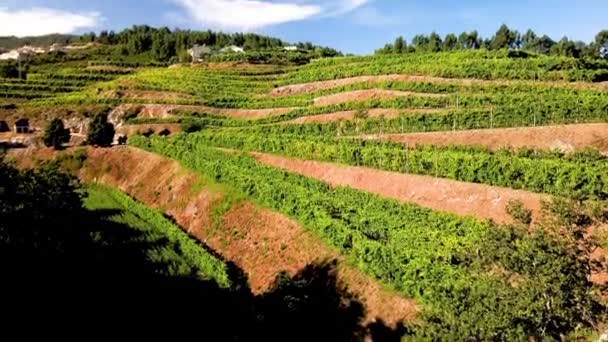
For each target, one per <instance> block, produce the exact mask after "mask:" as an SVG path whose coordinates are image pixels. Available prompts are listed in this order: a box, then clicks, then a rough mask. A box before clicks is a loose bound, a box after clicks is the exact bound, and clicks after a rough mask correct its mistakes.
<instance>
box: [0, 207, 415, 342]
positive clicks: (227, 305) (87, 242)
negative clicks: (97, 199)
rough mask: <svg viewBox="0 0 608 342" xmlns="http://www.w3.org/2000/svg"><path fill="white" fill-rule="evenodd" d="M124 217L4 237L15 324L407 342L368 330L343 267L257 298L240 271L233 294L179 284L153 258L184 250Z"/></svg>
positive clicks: (183, 279)
mask: <svg viewBox="0 0 608 342" xmlns="http://www.w3.org/2000/svg"><path fill="white" fill-rule="evenodd" d="M117 214H120V212H119V211H115V210H102V211H92V212H91V211H89V212H86V213H84V214H83V215H79V214H75V215H74V216H72V217H69V218H65V220H61V221H58V222H49V223H48V226H45V227H44V228H45V229H46V230H47V231H58V232H59V233H53V234H52V235H48V234H47V233H46V232H45V231H44V230H41V229H36V228H32V226H28V225H27V224H26V223H23V224H19V223H16V226H20V227H19V229H22V231H29V230H31V231H32V232H34V233H33V234H34V235H35V237H34V238H33V239H32V237H31V236H30V237H28V236H27V234H21V235H20V236H18V238H16V239H14V240H13V241H9V240H7V239H6V236H9V235H7V234H6V231H4V232H2V233H3V237H4V239H3V241H2V243H3V245H2V246H3V248H1V249H0V267H1V271H2V275H1V276H0V277H1V278H2V279H3V287H4V289H5V293H7V294H10V296H7V300H5V301H4V303H3V309H4V312H5V313H9V312H10V314H11V320H10V321H14V322H21V323H24V322H28V324H29V323H31V322H45V324H49V325H52V326H53V330H54V331H62V330H64V329H65V330H66V331H71V330H72V329H78V331H80V330H82V331H85V332H89V333H101V334H112V333H119V332H120V333H124V332H131V333H133V332H136V333H138V334H139V335H140V337H141V336H143V335H154V334H157V333H163V334H166V333H171V334H173V335H177V334H179V335H181V334H187V335H189V334H192V335H198V336H200V337H201V338H202V339H203V340H209V341H240V340H247V341H361V340H364V339H365V336H366V335H367V336H371V337H372V339H373V340H377V341H391V340H396V341H398V340H399V339H400V336H401V335H402V333H403V332H402V331H400V330H399V331H395V330H392V329H390V328H388V327H386V326H385V325H384V324H383V323H382V322H376V323H374V324H372V325H368V326H365V325H364V324H363V318H364V315H365V308H364V307H363V305H362V304H361V303H360V302H359V301H358V300H357V298H355V297H354V296H353V295H352V294H351V293H349V291H348V290H347V289H346V288H345V287H344V286H343V285H342V284H340V283H339V281H338V280H337V277H336V263H335V262H331V261H330V262H324V263H319V264H311V265H308V266H307V267H305V268H304V269H302V270H301V271H300V272H299V273H298V274H296V275H294V276H289V275H287V274H279V275H277V278H276V281H275V283H274V285H273V286H272V287H271V288H270V289H269V290H268V291H267V292H266V293H264V294H262V295H258V296H256V295H253V294H252V293H251V290H250V289H249V287H248V285H247V277H246V276H245V274H244V273H243V271H242V270H241V269H239V268H238V267H237V266H236V265H234V264H231V263H227V264H228V265H229V278H230V281H231V284H232V285H231V286H230V288H222V287H220V286H218V284H217V283H216V282H215V281H212V280H201V279H200V278H199V277H196V275H195V274H186V275H181V276H172V275H170V274H169V273H172V272H170V270H176V269H179V268H180V267H182V266H183V265H179V264H176V263H174V262H172V261H171V260H169V261H158V260H157V261H151V260H150V258H149V256H148V255H147V254H146V253H147V252H146V251H154V250H161V249H166V248H167V247H169V248H170V249H171V248H172V249H173V252H174V253H178V254H179V253H181V251H180V250H179V248H176V246H170V244H169V241H166V239H158V240H155V241H153V242H150V241H149V240H150V239H148V237H146V236H145V234H142V233H140V232H139V231H135V230H133V229H131V228H129V227H128V226H125V225H122V224H119V223H116V222H112V221H110V220H108V218H109V217H111V216H114V215H117ZM82 227H87V228H88V229H83V228H82ZM0 228H3V226H2V225H0ZM41 237H42V238H41ZM29 241H37V242H36V243H35V244H32V243H29ZM40 241H42V242H40ZM204 247H205V248H206V249H207V250H209V248H208V247H206V246H204ZM211 252H213V251H211ZM214 255H216V257H219V256H218V255H217V253H214ZM116 336H122V335H116Z"/></svg>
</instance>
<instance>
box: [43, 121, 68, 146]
mask: <svg viewBox="0 0 608 342" xmlns="http://www.w3.org/2000/svg"><path fill="white" fill-rule="evenodd" d="M43 141H44V145H46V146H47V147H53V148H55V149H56V150H59V149H61V148H62V147H63V144H65V143H68V142H69V141H70V130H69V129H67V128H65V127H64V126H63V121H62V120H61V119H53V120H51V122H50V123H49V125H48V127H47V128H46V130H45V131H44V138H43Z"/></svg>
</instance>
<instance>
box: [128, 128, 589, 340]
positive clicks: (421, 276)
mask: <svg viewBox="0 0 608 342" xmlns="http://www.w3.org/2000/svg"><path fill="white" fill-rule="evenodd" d="M202 140H204V139H202V138H201V136H200V135H179V136H177V137H175V138H174V139H172V140H167V139H164V138H159V137H150V138H145V137H142V136H137V137H134V138H132V139H131V140H130V143H131V144H133V145H135V146H137V147H141V148H144V149H147V150H149V151H152V152H156V153H159V154H161V155H165V156H167V157H171V158H174V159H177V160H179V161H181V162H182V163H183V164H184V165H185V166H187V167H189V168H192V169H194V170H196V171H198V172H200V173H202V174H203V175H205V176H206V177H208V178H209V179H213V180H215V181H216V182H219V183H223V184H226V185H228V186H231V187H233V188H234V189H236V190H238V191H240V192H242V193H243V194H245V195H246V196H248V197H249V198H251V199H252V200H254V201H256V202H258V203H259V204H261V205H263V206H266V207H269V208H272V209H274V210H277V211H279V212H281V213H283V214H285V215H288V216H290V217H292V218H294V219H296V220H297V221H299V222H300V223H301V224H302V225H303V226H304V227H306V228H307V229H309V230H311V231H313V232H314V233H315V234H317V235H318V236H319V237H321V238H322V239H323V240H324V241H325V242H326V243H328V244H330V245H332V246H334V247H335V248H336V249H338V250H339V251H340V252H341V253H342V254H343V255H345V256H347V257H348V259H349V260H350V262H351V263H352V264H353V265H355V266H356V267H358V268H359V269H360V270H361V271H363V272H364V273H366V274H368V275H370V276H371V277H373V278H376V279H378V280H379V281H381V282H382V283H384V284H385V285H387V286H389V287H391V288H393V289H395V290H397V291H399V292H400V293H401V294H403V295H404V296H407V297H411V298H415V299H416V300H417V301H419V302H420V303H421V304H422V305H423V308H424V310H423V313H422V317H421V320H420V322H421V323H420V325H418V326H416V327H415V330H414V331H415V332H416V334H418V336H419V337H427V338H429V337H432V336H433V337H436V336H444V337H445V338H448V339H449V338H450V336H451V337H452V338H462V336H470V337H476V338H478V339H481V340H487V339H500V340H524V339H526V338H527V337H528V336H538V337H553V338H558V337H559V336H560V334H563V335H566V334H570V333H572V332H573V331H575V330H576V329H580V328H583V327H585V326H589V324H591V323H592V322H593V320H594V316H593V315H591V316H590V313H593V312H595V310H596V309H595V304H594V301H593V299H592V296H591V293H590V291H591V288H590V284H589V283H588V281H587V274H586V272H585V271H584V270H586V268H585V267H584V266H583V265H582V264H581V263H582V261H581V260H579V259H578V258H577V256H576V252H575V250H576V248H572V246H569V245H567V244H566V243H565V242H563V241H562V240H561V239H557V238H554V237H552V236H548V235H546V234H544V233H543V230H538V231H536V232H535V233H532V234H529V233H527V232H525V231H520V230H518V229H517V228H514V227H501V228H500V229H497V227H494V226H492V225H491V224H490V223H487V222H482V221H477V220H474V219H472V218H462V217H457V216H454V215H449V214H443V213H438V212H434V211H431V210H428V209H424V208H421V207H418V206H416V205H404V204H399V203H397V202H396V201H392V200H387V199H383V198H380V197H377V196H373V195H370V194H367V193H363V192H357V191H354V190H351V189H348V188H331V187H330V186H328V185H327V184H324V183H322V182H319V181H316V180H312V179H309V178H305V177H302V176H297V175H293V174H289V173H286V172H284V171H280V170H278V169H274V168H271V167H267V166H264V165H261V164H258V163H256V162H255V160H254V159H253V158H251V157H248V156H246V155H237V154H231V153H225V152H221V151H219V150H216V149H213V148H209V147H208V146H207V144H206V143H205V142H204V141H202ZM497 270H498V271H497ZM514 279H516V280H514ZM515 283H516V284H517V285H514V284H515Z"/></svg>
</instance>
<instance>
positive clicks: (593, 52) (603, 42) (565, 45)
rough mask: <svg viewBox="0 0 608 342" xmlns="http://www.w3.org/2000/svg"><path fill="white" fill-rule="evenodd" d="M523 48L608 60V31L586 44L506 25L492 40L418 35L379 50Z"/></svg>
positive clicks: (473, 36) (474, 35) (475, 35)
mask: <svg viewBox="0 0 608 342" xmlns="http://www.w3.org/2000/svg"><path fill="white" fill-rule="evenodd" d="M481 48H485V49H488V50H500V49H521V50H525V51H531V52H535V53H539V54H546V55H549V54H550V55H557V56H567V57H575V58H581V57H588V58H597V57H600V58H608V30H604V31H601V32H599V33H598V34H597V35H596V37H595V40H594V41H593V42H592V43H590V44H586V43H584V42H581V41H573V40H570V39H568V38H567V37H563V38H562V39H560V40H559V41H555V40H553V39H552V38H551V37H549V36H547V35H542V36H539V35H537V34H536V33H535V32H534V31H532V30H527V31H526V32H525V33H521V32H518V31H517V30H513V29H510V28H509V27H508V26H507V25H502V26H501V27H500V28H499V29H498V31H496V34H495V35H494V36H493V37H491V38H483V37H481V36H480V35H479V33H478V32H477V31H471V32H463V33H461V34H460V35H456V34H454V33H450V34H447V35H446V36H445V37H441V36H440V35H439V34H437V33H436V32H433V33H431V34H430V35H416V36H414V37H413V38H412V40H411V42H410V44H408V43H407V41H406V40H405V38H403V37H397V39H395V41H394V43H393V44H386V45H385V46H384V47H383V48H381V49H378V50H376V54H391V53H397V54H398V53H408V52H439V51H451V50H457V49H481Z"/></svg>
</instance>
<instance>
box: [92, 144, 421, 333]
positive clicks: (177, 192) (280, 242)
mask: <svg viewBox="0 0 608 342" xmlns="http://www.w3.org/2000/svg"><path fill="white" fill-rule="evenodd" d="M88 152H89V157H88V161H87V167H86V168H85V170H84V171H83V172H82V175H81V176H82V178H83V179H85V180H88V181H96V182H101V183H104V184H108V185H111V186H115V187H118V188H120V189H122V190H123V191H125V192H127V193H128V194H129V195H131V196H133V197H134V198H136V199H137V200H138V201H140V202H142V203H145V204H146V205H148V206H151V207H154V208H159V209H162V210H163V211H164V212H166V213H168V214H169V215H171V216H172V217H174V218H175V220H176V222H177V223H178V224H179V225H180V226H182V227H184V228H185V229H187V231H188V232H189V233H190V234H192V235H194V236H195V237H196V238H198V239H200V240H201V241H203V242H204V243H205V244H207V245H209V246H210V247H211V248H213V249H214V250H216V251H217V252H219V253H220V254H221V255H223V256H224V257H225V258H227V259H228V260H230V261H233V262H234V263H235V264H237V265H238V266H239V267H240V268H242V269H243V270H244V271H245V273H246V274H247V276H248V278H249V283H250V286H251V289H252V291H254V293H256V294H259V293H262V292H264V290H266V289H267V288H268V287H269V286H270V285H271V284H272V282H273V281H274V279H275V277H276V275H277V273H278V272H280V271H283V270H285V271H288V272H289V273H291V274H294V273H296V272H297V271H299V270H301V269H302V268H303V267H304V266H306V265H307V264H309V263H311V262H314V261H320V260H325V259H334V258H338V259H339V260H341V259H340V258H339V256H338V254H337V253H336V252H335V251H333V250H332V249H331V248H328V247H326V246H325V245H324V244H323V243H322V242H320V241H319V240H318V239H317V238H316V237H314V236H313V235H312V234H310V233H308V232H306V231H305V230H304V229H303V228H302V227H300V226H299V225H298V224H297V223H296V222H294V221H292V220H290V219H288V218H286V217H284V216H282V215H280V214H277V213H275V212H272V211H270V210H267V209H263V208H259V207H256V206H254V205H252V204H251V203H249V202H247V201H243V202H241V203H240V204H237V205H234V206H232V207H231V209H229V210H228V211H227V212H225V213H224V214H222V215H221V220H220V221H217V220H214V219H213V217H214V216H213V213H214V207H215V204H216V203H217V202H218V201H220V200H221V199H222V197H223V194H222V190H221V189H219V188H217V186H207V185H205V184H204V182H203V181H202V178H201V177H200V176H198V175H196V174H195V173H193V172H190V171H187V170H186V169H184V168H182V167H181V166H180V165H179V163H177V162H175V161H172V160H170V159H166V158H163V157H160V156H158V155H155V154H151V153H147V152H144V151H141V150H137V149H132V148H127V147H121V148H112V149H89V150H88ZM339 265H340V266H339V278H340V280H341V281H343V282H344V283H345V284H346V285H347V287H348V288H349V289H350V290H351V291H353V292H354V293H355V294H357V295H358V296H359V297H360V299H361V301H362V302H363V303H364V305H365V306H366V308H367V316H366V317H367V321H368V322H370V321H372V320H373V319H376V318H381V319H382V320H383V321H385V322H386V323H387V324H391V325H393V324H396V323H397V322H400V321H401V320H403V319H406V320H412V319H414V317H415V315H416V312H417V308H416V306H415V304H414V302H413V301H412V300H408V299H405V298H403V297H400V296H399V295H397V294H395V293H393V292H390V291H388V290H385V289H384V288H382V287H381V286H380V285H379V284H378V283H377V282H376V281H373V280H372V279H371V278H369V277H367V276H364V275H361V274H360V273H358V272H357V271H355V270H354V269H353V268H351V267H350V266H347V265H346V263H345V262H343V261H340V263H339Z"/></svg>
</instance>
